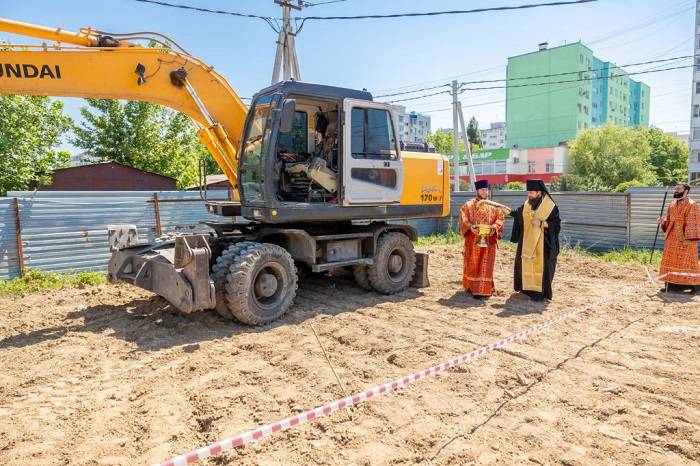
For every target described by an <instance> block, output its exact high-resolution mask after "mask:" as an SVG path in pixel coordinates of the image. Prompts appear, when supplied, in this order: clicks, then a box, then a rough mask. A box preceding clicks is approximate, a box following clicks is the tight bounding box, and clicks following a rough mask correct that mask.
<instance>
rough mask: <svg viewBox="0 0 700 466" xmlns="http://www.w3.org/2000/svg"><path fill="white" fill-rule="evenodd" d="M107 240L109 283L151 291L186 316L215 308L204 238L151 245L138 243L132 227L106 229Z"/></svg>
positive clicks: (207, 250)
mask: <svg viewBox="0 0 700 466" xmlns="http://www.w3.org/2000/svg"><path fill="white" fill-rule="evenodd" d="M108 236H109V244H110V248H111V249H112V258H111V259H110V261H109V267H108V273H107V277H108V279H109V281H110V282H111V283H118V282H126V283H129V284H132V285H135V286H138V287H140V288H143V289H145V290H149V291H152V292H154V293H156V294H158V295H160V296H162V297H163V298H165V299H167V300H168V301H169V302H170V303H171V304H172V305H173V306H175V307H176V308H178V309H180V310H181V311H182V312H185V313H187V314H189V313H192V312H195V311H200V310H202V309H210V308H213V307H214V305H215V304H216V295H215V292H214V283H213V282H212V280H211V279H210V278H209V261H210V259H211V249H210V248H209V241H208V239H207V236H206V235H190V236H178V237H176V238H175V239H174V240H168V241H163V242H160V243H156V244H155V245H151V244H144V243H139V242H138V231H137V229H136V226H135V225H110V226H109V227H108Z"/></svg>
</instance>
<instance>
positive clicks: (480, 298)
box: [472, 294, 489, 301]
mask: <svg viewBox="0 0 700 466" xmlns="http://www.w3.org/2000/svg"><path fill="white" fill-rule="evenodd" d="M472 297H473V298H474V299H476V300H477V301H486V300H487V299H489V297H488V296H482V295H478V294H475V295H472Z"/></svg>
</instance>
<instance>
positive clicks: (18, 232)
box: [12, 197, 24, 276]
mask: <svg viewBox="0 0 700 466" xmlns="http://www.w3.org/2000/svg"><path fill="white" fill-rule="evenodd" d="M12 206H13V210H14V213H15V238H16V239H17V262H18V264H19V274H20V276H22V275H24V247H23V245H22V222H21V221H20V218H19V201H17V198H16V197H15V198H14V201H13V202H12Z"/></svg>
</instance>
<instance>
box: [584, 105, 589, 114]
mask: <svg viewBox="0 0 700 466" xmlns="http://www.w3.org/2000/svg"><path fill="white" fill-rule="evenodd" d="M583 113H585V114H586V115H588V106H586V105H584V106H583Z"/></svg>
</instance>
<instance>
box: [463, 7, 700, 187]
mask: <svg viewBox="0 0 700 466" xmlns="http://www.w3.org/2000/svg"><path fill="white" fill-rule="evenodd" d="M698 1H700V0H698ZM458 89H459V86H458V83H457V81H452V136H453V138H452V141H453V144H454V147H453V149H452V156H453V157H454V159H453V163H452V171H453V173H454V189H453V191H454V192H459V191H460V189H459V175H460V167H459V129H460V128H461V131H462V140H463V141H464V149H465V151H466V159H467V167H468V168H469V185H470V189H471V190H472V191H476V185H475V182H476V175H475V173H474V163H473V161H472V148H471V144H470V143H469V137H468V136H467V130H466V128H465V124H464V114H463V113H462V104H461V103H460V102H459V99H458V98H457V92H458Z"/></svg>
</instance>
